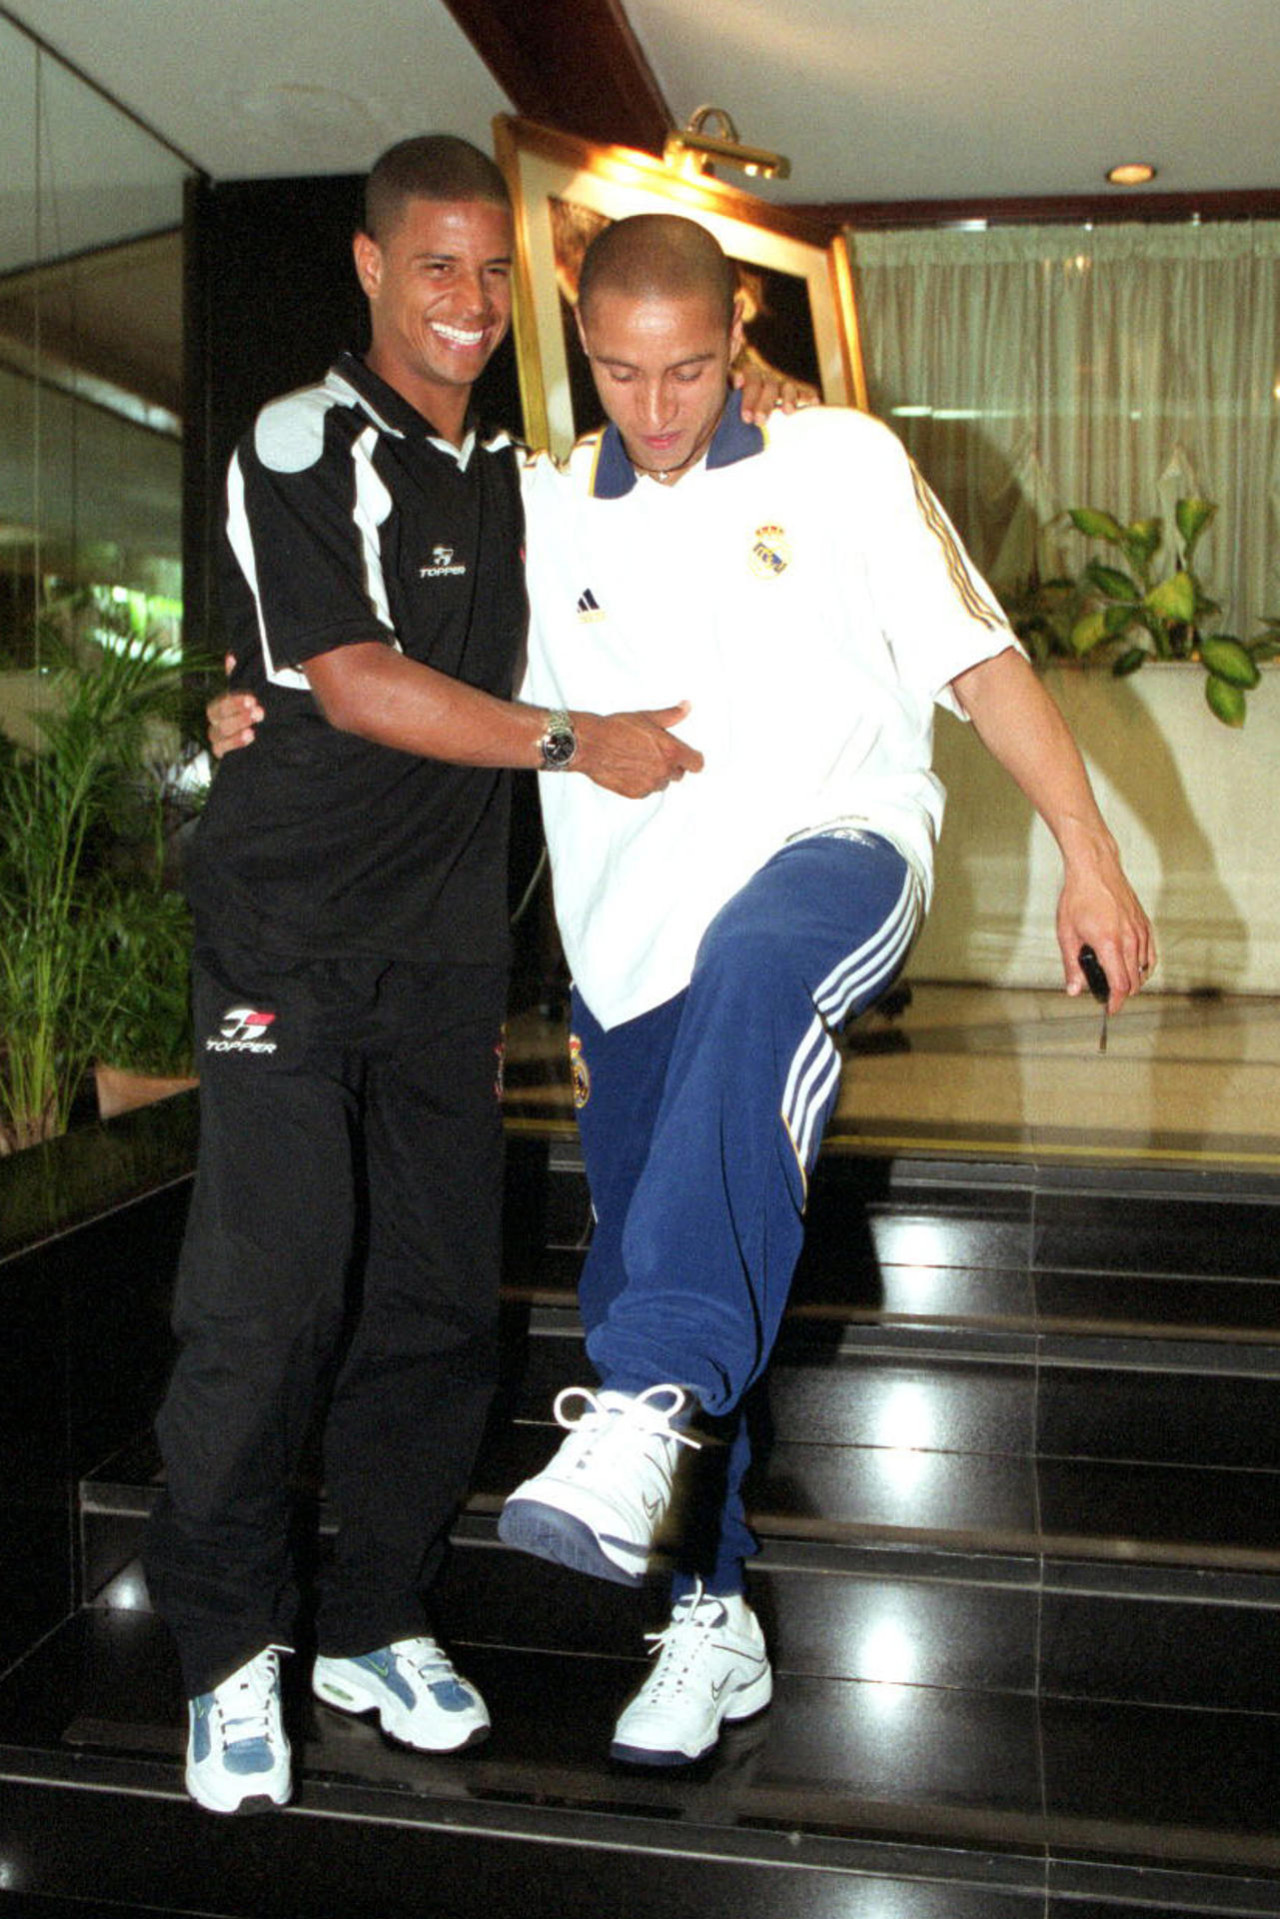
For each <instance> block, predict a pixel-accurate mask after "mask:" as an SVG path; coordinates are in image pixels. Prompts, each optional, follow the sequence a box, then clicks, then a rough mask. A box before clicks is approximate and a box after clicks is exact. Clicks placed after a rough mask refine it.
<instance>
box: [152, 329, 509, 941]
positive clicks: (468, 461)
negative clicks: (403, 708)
mask: <svg viewBox="0 0 1280 1919" xmlns="http://www.w3.org/2000/svg"><path fill="white" fill-rule="evenodd" d="M522 541H523V515H522V511H521V505H520V490H519V476H518V471H517V466H516V457H515V452H514V450H513V448H512V447H511V445H510V443H509V441H508V440H507V439H506V437H505V436H504V435H499V436H496V437H490V438H484V437H483V436H482V435H481V434H480V433H479V432H474V433H472V434H469V435H468V438H467V441H466V444H465V445H464V447H463V448H462V449H461V452H460V453H459V452H458V451H456V450H455V449H454V448H452V447H450V446H449V445H448V444H447V443H446V442H443V441H441V440H439V439H437V438H436V437H435V436H434V433H433V430H432V428H431V427H430V425H429V424H428V423H427V421H426V420H424V419H423V417H422V416H421V415H420V414H419V413H418V412H416V411H415V409H414V408H413V407H411V406H410V405H409V404H408V402H407V401H405V400H404V399H402V398H401V396H400V395H399V394H398V393H396V392H395V391H394V390H393V389H392V388H391V387H388V386H387V385H386V384H385V383H384V382H383V381H382V380H380V379H378V378H377V377H376V375H374V374H373V373H371V372H370V371H369V369H368V368H367V367H365V366H364V365H363V364H362V363H361V362H360V361H358V360H356V359H354V358H353V357H352V356H350V355H344V356H343V358H342V359H341V360H340V361H339V362H338V364H337V365H336V366H335V367H334V368H333V369H332V370H331V371H330V373H329V375H328V377H327V378H326V379H325V380H324V381H323V382H322V383H321V384H320V385H319V386H315V387H308V388H305V389H303V390H302V391H300V392H297V393H291V394H287V395H285V397H284V398H283V399H279V400H276V401H273V402H272V404H271V405H269V406H267V407H265V408H264V409H263V411H262V413H261V414H259V416H258V419H257V420H256V422H255V424H254V427H253V429H252V431H251V432H250V433H249V434H247V435H246V436H245V438H244V440H243V441H242V442H241V444H240V446H239V447H238V449H237V451H236V454H235V456H234V458H233V459H232V462H231V466H230V470H229V473H228V479H227V519H226V529H225V540H224V555H223V575H222V600H223V610H224V615H225V620H226V628H227V638H228V644H229V645H230V647H231V649H232V651H233V652H234V654H235V658H236V668H235V673H234V675H233V678H232V686H233V688H235V689H236V690H243V691H249V692H252V693H254V694H256V696H257V698H258V699H259V700H260V701H261V703H262V706H263V708H264V710H265V713H266V718H265V720H264V721H263V723H262V725H261V726H260V727H259V728H258V736H257V740H256V741H255V743H254V744H253V745H252V746H251V747H249V748H248V749H247V750H245V751H242V752H236V753H232V754H229V755H228V757H227V758H226V760H225V761H224V762H223V763H222V765H221V767H220V769H219V772H218V776H217V778H216V779H215V781H214V784H213V789H212V792H211V793H210V796H209V801H208V805H207V806H206V808H205V811H204V814H203V816H202V818H201V821H200V825H199V827H198V829H197V833H196V836H195V843H194V846H193V849H192V855H191V859H190V862H189V871H188V891H189V893H190V896H191V900H192V904H193V906H194V908H195V913H196V925H197V939H198V941H201V942H213V943H217V942H219V941H222V940H231V941H234V942H236V943H238V944H247V945H255V946H259V947H261V948H262V949H263V950H264V951H266V952H268V953H272V954H279V955H282V956H291V955H296V956H299V957H344V956H353V955H377V956H385V957H386V958H389V959H396V958H404V959H442V960H452V961H459V962H464V963H467V962H478V961H495V960H502V959H503V958H504V957H505V955H506V949H507V924H506V920H507V914H506V890H505V889H506V842H507V813H508V785H509V779H508V775H506V774H505V773H503V772H501V771H496V770H494V769H491V768H484V767H467V766H453V765H450V764H448V763H447V762H445V761H441V760H428V759H421V758H418V757H416V756H414V755H411V754H407V753H399V752H395V751H393V750H392V749H391V748H389V747H385V746H379V745H375V744H373V743H372V742H370V741H368V740H362V739H359V738H357V737H356V736H355V735H354V734H351V733H342V732H338V731H337V730H335V729H334V728H333V727H331V726H330V725H329V724H328V723H327V721H326V720H325V718H324V716H323V714H322V713H321V711H320V708H319V705H318V704H317V702H316V700H315V698H314V696H313V695H312V693H311V691H310V689H309V687H308V685H307V681H306V677H305V675H304V674H303V673H302V671H301V670H300V669H301V667H302V664H303V663H304V662H305V661H307V660H310V659H312V658H314V657H315V656H317V655H318V654H321V653H328V652H331V651H332V650H333V649H334V648H335V647H339V646H348V645H353V644H355V643H358V642H367V641H369V640H378V639H380V640H382V641H384V642H385V643H386V644H387V645H388V646H394V647H397V648H399V649H400V650H402V651H403V652H404V653H405V654H406V655H407V656H408V657H409V658H410V659H415V660H422V661H424V662H426V663H427V664H428V665H430V666H432V667H435V668H437V669H438V670H439V671H440V672H442V673H447V674H449V675H450V676H451V677H452V678H454V679H457V680H461V681H463V682H465V683H466V684H467V685H469V686H476V687H481V688H483V689H484V691H486V692H489V693H493V694H496V695H497V696H498V697H499V698H502V699H507V698H509V697H510V695H511V690H512V683H513V677H514V671H515V663H516V657H517V653H518V651H519V649H520V647H521V644H522V641H523V636H524V624H525V594H524V573H523V564H522V560H521V546H522Z"/></svg>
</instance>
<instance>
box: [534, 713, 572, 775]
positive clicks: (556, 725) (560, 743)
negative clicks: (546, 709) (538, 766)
mask: <svg viewBox="0 0 1280 1919" xmlns="http://www.w3.org/2000/svg"><path fill="white" fill-rule="evenodd" d="M538 752H539V753H540V754H541V756H542V771H543V772H544V773H564V772H567V770H568V769H569V767H571V766H572V765H573V762H574V759H575V758H576V756H577V752H578V736H577V734H576V733H575V732H574V730H573V721H572V720H571V719H570V718H569V715H568V714H567V713H566V712H565V711H564V710H563V708H560V709H558V710H557V711H555V712H553V713H548V714H547V730H546V732H545V733H544V734H543V735H542V738H541V739H540V740H539V741H538Z"/></svg>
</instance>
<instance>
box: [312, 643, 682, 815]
mask: <svg viewBox="0 0 1280 1919" xmlns="http://www.w3.org/2000/svg"><path fill="white" fill-rule="evenodd" d="M304 671H305V673H306V676H307V680H308V683H309V685H310V687H311V690H312V692H313V694H314V695H315V697H316V700H317V701H318V702H319V705H320V709H321V711H322V712H323V713H324V716H325V718H326V719H327V720H328V722H329V724H330V725H331V726H333V727H336V728H337V729H338V730H339V731H340V732H344V733H357V734H359V736H360V737H361V738H362V739H367V740H374V741H376V742H377V743H378V745H380V746H390V747H395V748H397V749H398V750H399V751H400V752H403V753H415V754H417V755H418V756H419V757H420V758H423V759H435V760H446V761H448V762H449V763H450V764H452V765H455V766H504V767H513V768H517V769H520V768H529V769H534V770H536V769H537V768H539V767H541V765H542V764H543V761H542V754H541V751H540V749H539V745H538V742H539V741H540V740H541V738H542V736H543V734H544V733H545V731H546V725H547V713H546V709H545V708H543V707H540V706H525V705H522V704H521V703H520V702H519V701H518V700H501V699H496V698H495V697H494V695H493V694H491V693H485V692H483V691H482V690H481V689H480V688H479V687H476V686H468V685H466V683H465V682H463V681H461V680H455V679H452V678H450V676H449V675H448V674H447V673H439V672H437V671H436V670H435V669H434V668H432V667H429V666H425V665H423V664H422V663H421V662H420V661H418V660H410V659H406V658H405V656H404V654H402V653H397V652H396V651H395V650H394V648H392V647H389V646H387V645H385V644H384V643H383V642H381V641H376V640H372V641H369V642H368V643H367V644H356V645H353V646H344V647H340V648H335V649H334V651H333V652H331V653H322V654H319V655H317V656H316V658H314V659H312V660H308V661H307V662H306V664H305V667H304ZM687 710H688V709H687V708H686V707H683V706H677V707H666V708H662V709H659V710H656V711H652V712H637V713H612V714H599V713H574V714H572V715H571V719H572V721H573V724H574V730H575V732H576V734H577V739H578V745H577V751H576V753H575V755H574V757H573V759H572V761H571V762H570V764H569V768H568V770H569V771H570V772H572V773H583V774H585V775H586V776H587V778H588V779H590V780H593V781H595V783H596V784H597V785H599V786H603V787H605V788H606V789H607V790H608V791H609V792H612V793H619V794H621V795H622V796H623V797H624V798H627V799H640V798H643V797H644V796H646V795H647V794H649V793H655V792H660V791H661V790H662V789H663V788H664V787H665V786H667V785H668V784H669V783H670V782H671V781H672V780H679V779H682V778H683V777H684V775H685V773H694V772H697V771H698V770H699V769H700V768H701V765H702V755H701V754H700V753H698V752H696V751H695V750H694V748H692V747H690V746H688V745H687V744H686V743H685V742H684V741H683V740H681V739H679V738H677V736H676V735H675V734H674V733H673V732H671V731H670V729H671V727H673V726H676V725H678V724H679V722H680V721H681V720H682V719H683V718H684V717H685V714H686V712H687Z"/></svg>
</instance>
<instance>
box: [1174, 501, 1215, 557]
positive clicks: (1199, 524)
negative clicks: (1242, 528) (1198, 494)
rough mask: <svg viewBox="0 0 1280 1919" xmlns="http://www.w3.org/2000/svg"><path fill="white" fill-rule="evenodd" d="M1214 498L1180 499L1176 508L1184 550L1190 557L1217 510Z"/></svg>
mask: <svg viewBox="0 0 1280 1919" xmlns="http://www.w3.org/2000/svg"><path fill="white" fill-rule="evenodd" d="M1217 510H1218V509H1217V506H1216V504H1215V503H1214V501H1212V500H1179V501H1178V504H1177V506H1176V507H1175V508H1174V517H1175V518H1176V520H1177V522H1178V532H1179V533H1180V534H1181V536H1182V545H1183V550H1184V552H1185V554H1186V557H1187V558H1188V559H1190V558H1191V554H1192V550H1193V549H1194V547H1195V543H1196V541H1197V540H1198V539H1199V538H1200V535H1201V534H1202V533H1203V532H1204V530H1205V528H1206V527H1207V526H1208V524H1209V522H1210V520H1212V518H1213V516H1214V514H1215V513H1216V512H1217Z"/></svg>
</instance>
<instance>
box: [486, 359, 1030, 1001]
mask: <svg viewBox="0 0 1280 1919" xmlns="http://www.w3.org/2000/svg"><path fill="white" fill-rule="evenodd" d="M524 491H525V507H526V516H527V539H528V549H527V562H528V582H529V595H530V603H531V608H532V622H531V632H530V640H529V663H528V670H527V675H526V679H525V683H524V688H523V695H522V697H523V698H525V699H526V700H529V701H531V702H533V703H535V704H538V705H543V706H548V707H568V708H576V709H579V710H584V711H593V712H598V713H611V712H618V711H625V710H631V709H637V708H653V707H666V706H672V705H675V704H676V703H677V702H678V701H680V700H686V699H687V700H689V701H691V702H692V711H691V712H690V714H689V716H688V718H687V719H686V720H685V721H684V722H683V723H682V725H681V726H680V728H679V731H680V733H681V735H682V737H684V738H686V739H687V740H689V741H690V742H691V743H692V744H693V745H695V746H697V747H698V748H699V749H700V750H701V752H702V753H703V754H704V755H705V759H706V766H705V770H704V771H703V772H701V773H699V774H696V775H689V776H688V777H686V778H685V779H683V780H681V781H678V782H676V783H675V784H674V785H672V786H670V787H669V788H668V789H667V790H666V791H665V792H663V793H660V794H655V795H653V796H652V797H651V798H649V799H646V800H626V799H622V798H619V797H618V796H617V795H616V794H612V793H607V792H605V791H603V790H602V789H601V788H600V787H598V786H596V785H594V784H593V783H592V782H591V781H590V780H589V779H586V778H584V777H581V776H579V775H576V774H573V773H569V774H544V775H543V776H542V777H541V780H540V786H541V793H542V806H543V818H544V821H545V826H546V833H547V843H548V846H549V848H550V853H551V861H552V872H553V877H554V884H555V902H556V914H557V918H558V920H559V923H560V930H561V936H562V939H563V941H564V948H565V954H566V957H567V959H568V962H569V965H570V967H571V969H572V972H573V976H574V979H575V981H576V983H577V985H578V988H579V990H580V991H581V993H582V994H583V996H584V998H585V999H586V1001H587V1004H588V1005H589V1006H590V1008H591V1010H592V1012H593V1013H594V1015H595V1016H596V1018H597V1019H598V1020H599V1021H600V1022H601V1024H602V1025H604V1026H605V1027H610V1026H615V1025H618V1024H620V1023H621V1022H622V1021H624V1020H628V1019H634V1018H636V1017H637V1016H638V1015H639V1014H641V1013H643V1012H646V1011H648V1010H649V1009H650V1008H651V1007H653V1006H657V1005H660V1004H661V1003H662V1002H663V1001H664V1000H667V999H669V998H671V997H672V995H673V994H675V993H678V992H680V991H681V990H682V988H683V987H685V986H686V985H687V984H688V982H689V978H690V975H691V972H692V968H693V961H694V957H695V954H696V952H697V948H698V943H699V941H700V940H701V938H702V935H703V933H704V931H705V930H706V928H707V926H708V924H709V923H710V921H711V920H712V918H713V917H714V916H715V914H716V913H717V911H718V910H719V908H720V907H721V906H722V905H723V904H724V903H725V901H726V900H728V899H729V898H730V897H731V896H732V895H733V894H734V893H735V892H737V891H738V889H739V888H740V887H741V886H742V885H743V884H744V883H745V882H746V881H747V880H748V879H749V878H750V877H751V875H752V874H753V873H754V872H756V871H757V870H758V868H759V867H760V866H762V865H763V864H764V862H765V861H766V860H767V859H769V858H770V857H771V856H772V855H773V853H775V852H776V851H777V850H778V848H779V847H780V846H782V845H783V843H784V842H785V841H787V840H788V839H790V838H793V837H795V836H796V835H799V834H803V833H807V832H813V831H818V830H821V829H823V828H828V829H829V828H830V827H832V826H834V825H837V824H841V823H845V822H848V823H850V824H857V825H861V826H863V827H870V828H871V829H872V830H873V831H876V832H880V833H883V834H884V835H885V836H886V837H887V838H889V839H891V840H893V841H894V842H895V843H896V844H897V845H898V846H899V847H900V848H901V850H902V851H903V852H904V853H905V854H906V856H907V858H908V859H909V860H910V861H911V862H912V863H913V865H914V866H915V867H916V869H917V871H918V873H919V875H920V878H921V881H922V884H923V885H924V888H925V891H926V897H927V895H928V891H929V888H930V884H931V877H932V863H933V845H934V840H935V837H936V834H937V831H938V828H939V826H940V824H941V819H942V807H943V792H942V787H941V785H940V783H939V781H938V780H937V778H936V777H935V775H934V774H933V773H932V772H931V771H930V760H931V757H932V740H933V712H934V706H935V703H937V702H941V703H943V704H946V705H948V706H950V707H951V708H952V709H953V710H956V711H958V708H957V707H956V705H955V701H954V698H953V696H952V695H951V693H950V692H949V682H950V681H952V680H953V679H954V678H955V677H956V675H957V674H959V673H962V672H963V671H964V670H965V669H966V668H968V667H970V666H974V665H976V664H977V663H978V662H979V661H980V660H983V659H986V658H989V657H991V656H992V655H993V654H996V653H999V652H1002V651H1003V650H1004V649H1005V648H1006V647H1009V646H1014V645H1016V644H1017V642H1016V641H1015V639H1014V637H1013V635H1012V633H1011V632H1010V630H1009V628H1008V626H1007V625H1006V623H1005V621H1004V617H1003V615H1002V614H1001V612H1000V610H999V607H998V606H997V604H996V602H995V600H994V599H993V597H992V595H991V593H990V590H989V589H988V588H987V587H986V586H985V584H984V583H983V582H982V580H981V579H980V578H979V577H978V575H977V574H976V573H975V572H974V571H973V568H972V567H971V565H970V564H969V562H968V560H967V558H966V556H965V555H964V553H963V552H962V550H961V548H960V545H959V542H958V540H957V539H956V536H955V534H954V532H953V531H952V529H951V526H950V524H949V522H948V521H947V519H946V517H945V515H944V514H943V512H942V509H941V508H940V507H939V505H938V503H937V501H936V500H935V499H934V497H933V495H932V494H931V493H930V492H929V490H928V488H927V487H926V486H925V485H924V482H923V481H922V480H921V479H920V476H919V475H918V473H917V472H916V471H915V469H914V467H913V466H912V464H911V462H910V461H909V459H908V458H907V455H906V453H905V451H904V449H903V447H902V446H901V444H900V442H899V441H898V440H897V439H896V438H895V437H894V435H893V434H892V433H890V432H889V431H888V429H887V428H885V427H884V426H882V425H881V424H880V423H879V422H878V421H876V420H874V419H872V418H871V417H870V416H869V415H867V414H863V413H855V412H850V411H847V410H845V409H843V408H814V409H811V410H807V411H804V412H801V413H797V414H793V415H790V416H784V415H781V414H777V415H775V416H774V417H773V419H772V420H771V421H770V422H769V425H768V428H767V430H762V429H760V428H758V427H747V426H745V425H744V424H743V422H742V419H741V416H740V412H739V407H738V401H737V396H736V395H735V396H733V397H731V399H730V401H729V404H728V405H727V407H726V409H725V413H724V416H723V418H722V420H721V423H720V426H719V428H718V429H717V432H716V434H715V437H714V439H713V441H712V443H711V446H710V448H709V450H708V454H707V457H706V459H705V460H704V461H703V463H702V464H701V465H700V466H698V467H695V468H694V469H692V470H691V471H690V472H688V473H687V474H685V475H684V477H683V478H682V479H681V480H680V481H679V483H678V484H677V485H675V486H670V487H668V486H663V485H660V484H658V483H656V482H654V481H653V480H651V479H649V478H648V477H646V476H640V475H637V474H636V472H635V469H634V468H633V467H632V466H631V463H630V461H629V460H628V459H627V458H626V455H625V452H624V451H623V447H622V442H621V438H620V436H619V435H618V433H617V430H616V429H615V428H613V427H609V428H606V429H605V430H604V431H603V432H602V433H600V434H596V435H592V436H590V437H589V438H588V439H587V440H584V441H582V442H580V443H579V445H578V446H577V447H576V448H575V449H574V452H573V454H572V455H571V456H570V459H569V462H568V464H567V466H566V468H564V469H563V470H559V469H557V468H556V467H555V466H554V465H553V463H552V462H551V461H550V460H549V459H546V458H540V459H537V460H535V461H533V462H532V464H531V465H530V467H529V468H528V469H527V470H526V474H525V487H524Z"/></svg>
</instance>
